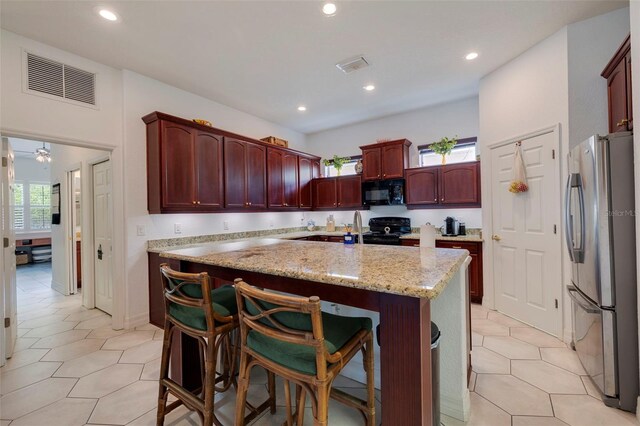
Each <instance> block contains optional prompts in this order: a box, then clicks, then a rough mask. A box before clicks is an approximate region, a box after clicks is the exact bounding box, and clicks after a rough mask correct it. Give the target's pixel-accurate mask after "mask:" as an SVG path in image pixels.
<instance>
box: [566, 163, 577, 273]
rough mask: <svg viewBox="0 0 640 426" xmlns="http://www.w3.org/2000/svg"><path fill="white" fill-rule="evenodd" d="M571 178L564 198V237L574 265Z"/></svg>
mask: <svg viewBox="0 0 640 426" xmlns="http://www.w3.org/2000/svg"><path fill="white" fill-rule="evenodd" d="M571 176H572V175H569V177H568V178H567V192H566V193H565V196H564V197H565V198H564V236H565V239H566V241H567V249H568V250H569V259H570V260H571V262H572V263H574V262H575V259H574V258H573V216H572V215H571Z"/></svg>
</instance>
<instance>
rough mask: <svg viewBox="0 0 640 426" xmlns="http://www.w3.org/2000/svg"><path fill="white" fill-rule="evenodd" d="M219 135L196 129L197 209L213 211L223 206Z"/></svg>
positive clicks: (220, 140) (221, 139)
mask: <svg viewBox="0 0 640 426" xmlns="http://www.w3.org/2000/svg"><path fill="white" fill-rule="evenodd" d="M222 141H223V138H222V136H219V135H214V134H212V133H207V132H203V131H200V130H196V134H195V162H196V170H197V177H198V191H197V193H198V196H197V199H196V206H197V209H198V211H215V210H218V209H221V208H223V207H224V201H223V200H224V199H223V196H224V193H223V186H224V185H223V176H222V169H223V167H222V161H223V159H222V143H223V142H222Z"/></svg>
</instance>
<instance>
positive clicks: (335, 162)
mask: <svg viewBox="0 0 640 426" xmlns="http://www.w3.org/2000/svg"><path fill="white" fill-rule="evenodd" d="M349 161H351V157H338V156H337V155H334V156H333V158H332V159H330V160H329V159H328V158H326V159H325V160H324V161H323V163H324V165H325V166H333V167H335V169H336V170H337V171H338V176H340V170H342V166H344V165H345V163H348V162H349Z"/></svg>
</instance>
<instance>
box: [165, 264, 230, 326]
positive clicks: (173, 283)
mask: <svg viewBox="0 0 640 426" xmlns="http://www.w3.org/2000/svg"><path fill="white" fill-rule="evenodd" d="M160 272H161V273H162V286H163V289H164V300H165V315H166V316H167V317H168V319H169V320H170V321H172V322H173V323H175V324H177V325H178V326H180V327H181V328H183V329H185V330H188V331H190V332H192V333H194V334H202V333H203V331H202V330H198V329H195V328H192V327H190V326H189V325H187V324H184V323H183V322H182V321H180V320H179V319H178V318H176V317H175V316H174V315H171V307H172V306H173V307H177V306H185V307H188V308H192V309H201V310H202V311H203V314H204V317H205V320H206V324H207V332H213V330H214V329H215V322H216V321H220V322H227V321H228V320H229V318H228V317H224V316H221V315H219V314H217V313H216V312H215V310H214V309H213V305H212V303H211V302H212V300H211V277H210V276H209V274H208V273H206V272H201V273H199V274H189V273H184V272H178V271H174V270H173V269H171V268H170V267H169V265H168V264H166V263H163V264H162V265H160Z"/></svg>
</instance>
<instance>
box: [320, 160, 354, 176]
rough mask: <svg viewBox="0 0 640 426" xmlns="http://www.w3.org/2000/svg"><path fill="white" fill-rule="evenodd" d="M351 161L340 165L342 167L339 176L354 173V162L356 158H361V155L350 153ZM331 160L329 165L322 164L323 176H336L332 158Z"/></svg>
mask: <svg viewBox="0 0 640 426" xmlns="http://www.w3.org/2000/svg"><path fill="white" fill-rule="evenodd" d="M350 157H351V161H349V162H346V163H344V164H343V165H342V169H341V170H340V176H346V175H355V174H357V173H356V163H357V162H358V160H361V159H362V155H351V156H350ZM329 161H331V165H330V166H324V176H326V177H333V176H338V171H337V170H336V168H335V167H333V160H329Z"/></svg>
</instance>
